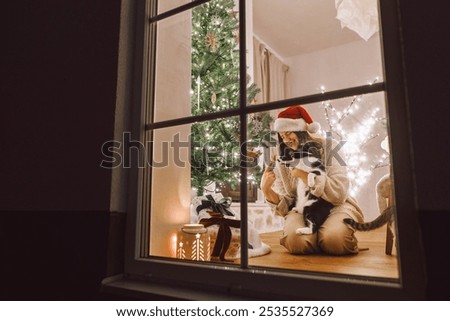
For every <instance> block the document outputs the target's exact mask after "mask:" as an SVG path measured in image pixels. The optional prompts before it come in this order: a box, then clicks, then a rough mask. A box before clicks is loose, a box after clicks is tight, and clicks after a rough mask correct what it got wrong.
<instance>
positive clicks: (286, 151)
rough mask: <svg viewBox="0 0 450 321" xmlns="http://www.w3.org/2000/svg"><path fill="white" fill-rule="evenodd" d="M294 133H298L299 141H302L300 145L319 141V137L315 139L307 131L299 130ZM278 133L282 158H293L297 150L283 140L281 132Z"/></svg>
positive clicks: (279, 153) (279, 150) (279, 154)
mask: <svg viewBox="0 0 450 321" xmlns="http://www.w3.org/2000/svg"><path fill="white" fill-rule="evenodd" d="M293 133H294V134H295V135H297V137H298V141H299V142H300V146H302V145H303V144H305V143H306V142H310V141H314V142H319V141H318V140H317V139H314V138H313V137H312V136H311V135H310V134H309V133H308V132H307V131H298V132H293ZM277 135H278V156H279V157H281V159H289V158H292V157H293V154H294V152H295V151H294V150H292V148H290V147H289V146H287V145H286V144H285V143H284V142H283V139H282V138H281V136H280V134H279V133H277Z"/></svg>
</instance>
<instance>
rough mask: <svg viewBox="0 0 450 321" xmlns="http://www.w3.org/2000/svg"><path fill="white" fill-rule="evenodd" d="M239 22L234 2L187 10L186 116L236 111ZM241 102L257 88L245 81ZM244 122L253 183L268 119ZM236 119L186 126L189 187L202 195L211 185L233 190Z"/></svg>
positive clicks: (237, 149)
mask: <svg viewBox="0 0 450 321" xmlns="http://www.w3.org/2000/svg"><path fill="white" fill-rule="evenodd" d="M239 55H240V50H239V20H238V12H237V11H235V1H234V0H213V1H210V2H208V3H206V4H203V5H201V6H199V7H196V8H195V9H194V10H193V12H192V80H191V82H192V91H191V94H192V105H191V106H192V115H201V114H205V113H211V112H217V111H222V110H229V109H235V108H239V94H240V93H239ZM247 84H248V86H247V103H248V104H249V103H251V102H252V101H253V99H254V97H255V96H256V94H257V93H258V92H259V89H258V88H257V87H256V86H255V85H254V84H251V83H250V80H249V77H247ZM250 118H251V119H249V135H248V138H249V144H248V146H249V153H248V156H249V161H250V163H251V162H252V161H253V163H252V164H251V166H250V168H249V171H250V173H251V175H250V176H249V177H251V178H254V179H256V180H258V178H259V177H260V174H259V173H260V170H261V169H260V168H259V167H258V166H257V165H256V164H255V159H256V158H257V156H258V153H257V152H256V149H255V148H257V147H258V146H260V145H261V143H260V142H263V141H264V137H267V134H268V130H269V122H270V121H271V117H270V115H269V114H268V113H257V114H252V115H251V116H250ZM239 128H240V126H239V119H238V118H237V117H234V118H224V119H216V120H211V121H206V122H201V123H195V124H193V125H192V131H191V132H192V137H191V139H192V144H191V183H192V187H193V188H195V189H197V194H198V195H202V194H203V193H204V191H205V187H206V186H208V185H210V184H211V183H216V185H217V186H220V185H223V184H227V185H231V186H232V187H236V186H239V181H240V179H239V166H240V165H239V164H240V144H241V142H240V139H239Z"/></svg>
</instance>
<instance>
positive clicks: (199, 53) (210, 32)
mask: <svg viewBox="0 0 450 321" xmlns="http://www.w3.org/2000/svg"><path fill="white" fill-rule="evenodd" d="M234 10H235V9H234V1H233V0H231V1H230V0H221V1H219V0H215V1H211V2H210V3H206V4H204V5H201V6H198V7H196V8H194V9H193V10H190V11H187V12H184V13H181V14H178V15H176V16H173V17H170V18H168V19H166V20H163V21H160V22H158V28H157V30H158V31H157V33H158V35H157V56H156V80H155V84H156V90H155V107H154V121H164V120H168V119H173V118H180V117H186V116H191V115H201V114H206V113H211V112H216V111H220V110H227V109H232V108H237V107H238V102H239V47H238V37H239V32H238V31H239V23H238V20H237V15H236V13H235V11H234Z"/></svg>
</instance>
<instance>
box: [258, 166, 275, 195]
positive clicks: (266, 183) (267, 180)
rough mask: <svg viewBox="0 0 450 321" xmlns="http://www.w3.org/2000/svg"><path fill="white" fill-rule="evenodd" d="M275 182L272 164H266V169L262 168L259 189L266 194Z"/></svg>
mask: <svg viewBox="0 0 450 321" xmlns="http://www.w3.org/2000/svg"><path fill="white" fill-rule="evenodd" d="M274 182H275V173H274V172H273V167H272V166H270V165H269V166H266V169H265V170H264V173H263V175H262V177H261V190H262V191H263V193H264V194H266V192H267V191H269V190H271V189H272V185H273V183H274Z"/></svg>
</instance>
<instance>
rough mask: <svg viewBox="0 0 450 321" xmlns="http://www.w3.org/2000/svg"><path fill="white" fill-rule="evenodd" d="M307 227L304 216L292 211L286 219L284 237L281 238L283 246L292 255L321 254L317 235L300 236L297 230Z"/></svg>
mask: <svg viewBox="0 0 450 321" xmlns="http://www.w3.org/2000/svg"><path fill="white" fill-rule="evenodd" d="M299 227H305V220H304V218H303V214H300V213H298V212H295V211H290V212H289V213H287V214H286V216H285V217H284V235H283V236H282V237H281V238H280V244H281V245H283V246H284V247H285V248H286V249H287V250H288V251H289V252H290V253H292V254H311V253H318V252H320V249H319V246H318V244H317V233H314V234H311V235H298V234H297V233H296V230H297V229H298V228H299Z"/></svg>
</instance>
